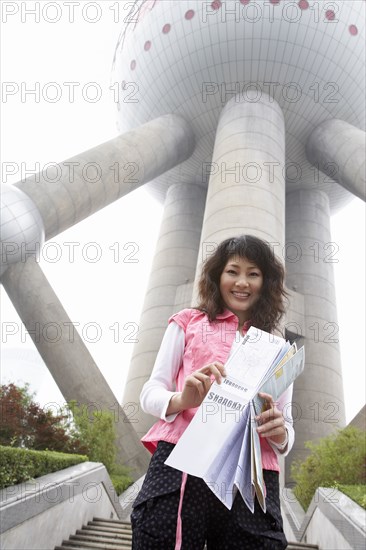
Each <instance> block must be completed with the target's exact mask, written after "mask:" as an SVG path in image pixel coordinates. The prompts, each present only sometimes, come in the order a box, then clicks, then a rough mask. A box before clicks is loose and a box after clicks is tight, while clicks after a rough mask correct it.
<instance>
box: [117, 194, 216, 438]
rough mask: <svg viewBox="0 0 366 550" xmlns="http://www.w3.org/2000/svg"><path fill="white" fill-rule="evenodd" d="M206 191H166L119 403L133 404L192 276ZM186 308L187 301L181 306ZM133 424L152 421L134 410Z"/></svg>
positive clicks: (139, 427)
mask: <svg viewBox="0 0 366 550" xmlns="http://www.w3.org/2000/svg"><path fill="white" fill-rule="evenodd" d="M205 197H206V190H205V189H204V188H202V187H200V186H199V185H197V184H185V183H182V184H175V185H172V186H171V187H169V189H168V191H167V195H166V200H165V206H164V213H163V219H162V223H161V228H160V234H159V238H158V243H157V247H156V252H155V256H154V260H153V265H152V269H151V274H150V280H149V283H148V288H147V292H146V296H145V302H144V305H143V309H142V314H141V318H140V323H139V336H138V338H139V342H138V343H137V344H136V345H135V348H134V352H133V356H132V359H131V365H130V369H129V374H128V379H127V382H126V386H125V393H124V398H123V402H124V403H127V402H130V401H132V402H136V401H137V402H138V401H139V396H140V393H141V389H142V386H143V384H144V383H145V382H146V380H147V379H148V378H149V376H150V374H151V370H152V368H153V366H154V362H155V358H156V354H157V352H158V350H159V347H160V343H161V340H162V337H163V335H164V332H165V329H166V327H167V322H168V318H169V317H170V315H172V314H173V313H174V312H175V311H176V310H175V302H176V293H177V289H178V288H179V289H181V287H182V285H188V286H189V285H190V284H191V283H192V281H193V279H194V274H195V268H196V263H197V254H198V246H199V241H200V235H201V226H202V218H203V212H204V205H205ZM187 305H188V306H189V303H188V304H187ZM138 418H139V422H138V423H136V424H135V425H134V427H135V429H136V431H137V432H138V433H139V435H143V434H145V433H146V432H147V430H148V429H149V428H150V426H151V425H152V424H153V423H154V422H155V421H156V418H153V417H152V416H150V415H146V414H144V413H143V412H142V411H140V412H139V416H138Z"/></svg>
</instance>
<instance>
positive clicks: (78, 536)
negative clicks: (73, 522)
mask: <svg viewBox="0 0 366 550" xmlns="http://www.w3.org/2000/svg"><path fill="white" fill-rule="evenodd" d="M69 540H70V541H71V542H72V541H73V540H78V541H84V540H85V541H91V542H98V543H100V542H102V543H105V544H110V545H113V546H120V545H121V544H123V543H124V542H129V541H123V540H122V539H121V538H119V539H117V538H116V537H113V538H112V539H111V538H109V537H105V536H104V535H101V536H95V535H94V534H92V535H91V534H89V533H82V534H80V533H77V534H76V535H71V536H70V539H69Z"/></svg>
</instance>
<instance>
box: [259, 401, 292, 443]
mask: <svg viewBox="0 0 366 550" xmlns="http://www.w3.org/2000/svg"><path fill="white" fill-rule="evenodd" d="M258 395H259V397H261V398H262V399H265V400H266V404H267V408H266V410H265V411H263V412H262V413H261V414H260V415H259V416H256V420H257V421H258V424H259V426H258V427H257V432H258V433H259V435H260V436H261V437H268V438H269V439H270V440H271V441H273V443H277V444H278V445H282V444H283V443H284V442H285V441H286V439H287V430H286V427H285V419H284V417H283V414H282V412H281V411H280V410H279V409H278V408H277V406H276V403H275V402H274V401H273V397H272V395H270V394H269V393H262V392H261V393H259V394H258Z"/></svg>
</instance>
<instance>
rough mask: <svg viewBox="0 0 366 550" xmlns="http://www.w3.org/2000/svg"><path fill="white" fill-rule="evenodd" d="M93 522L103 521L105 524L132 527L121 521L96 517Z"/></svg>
mask: <svg viewBox="0 0 366 550" xmlns="http://www.w3.org/2000/svg"><path fill="white" fill-rule="evenodd" d="M93 521H101V522H103V523H117V524H119V525H127V527H131V524H130V523H129V522H128V521H122V520H121V519H106V518H99V517H95V518H93Z"/></svg>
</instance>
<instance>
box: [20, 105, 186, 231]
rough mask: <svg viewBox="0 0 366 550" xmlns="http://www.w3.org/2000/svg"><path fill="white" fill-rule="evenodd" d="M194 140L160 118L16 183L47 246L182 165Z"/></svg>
mask: <svg viewBox="0 0 366 550" xmlns="http://www.w3.org/2000/svg"><path fill="white" fill-rule="evenodd" d="M194 143H195V140H194V134H193V131H192V129H191V127H190V125H189V124H188V122H186V121H185V120H184V119H183V118H182V117H181V116H179V115H164V116H161V117H159V118H157V119H155V120H152V121H150V122H148V123H146V124H143V125H142V126H140V127H139V128H137V129H135V130H131V131H130V132H127V133H126V134H123V135H121V136H118V137H116V138H114V139H111V140H110V141H107V142H105V143H103V144H101V145H98V146H97V147H94V148H93V149H89V150H88V151H85V152H84V153H81V154H80V155H77V156H75V157H72V158H70V159H68V160H65V161H63V162H61V163H60V164H58V165H56V166H54V167H49V168H48V169H47V170H45V171H43V172H41V173H39V174H37V175H35V176H33V177H31V178H28V179H26V180H25V181H21V182H18V183H16V184H15V185H16V186H17V187H19V188H20V189H21V190H22V191H24V192H25V193H26V194H27V195H28V196H29V197H31V199H32V200H33V202H34V203H35V204H36V206H37V207H38V210H39V212H40V213H41V216H42V219H43V223H44V226H45V233H46V240H47V239H50V238H52V237H54V236H55V235H57V234H58V233H61V232H62V231H64V230H65V229H68V228H69V227H71V226H72V225H74V224H76V223H78V222H80V221H81V220H83V219H84V218H87V217H88V216H90V215H91V214H93V213H94V212H97V211H98V210H100V209H101V208H104V207H105V206H107V205H108V204H110V203H111V202H114V201H115V200H117V199H119V198H120V197H122V196H124V195H126V194H127V193H129V192H130V191H133V190H134V189H136V188H137V187H140V185H142V184H143V183H147V182H149V181H151V180H153V179H154V178H156V177H157V176H159V175H160V174H162V173H164V172H166V171H168V170H170V169H171V168H173V167H174V166H176V165H177V164H180V163H181V162H183V161H184V160H186V159H187V158H188V157H189V156H190V155H191V153H192V152H193V149H194Z"/></svg>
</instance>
